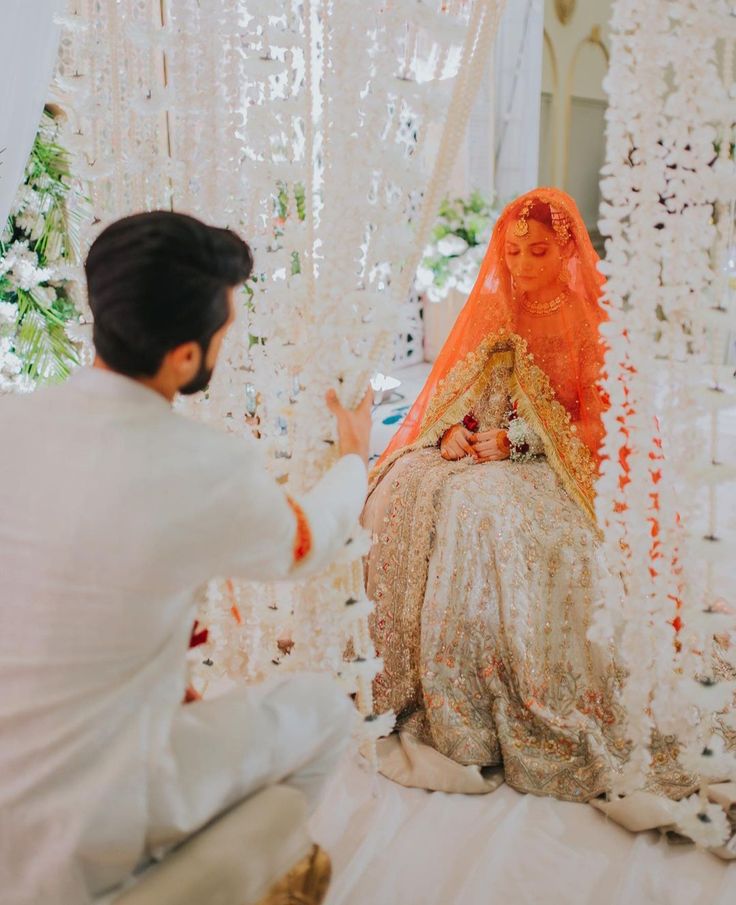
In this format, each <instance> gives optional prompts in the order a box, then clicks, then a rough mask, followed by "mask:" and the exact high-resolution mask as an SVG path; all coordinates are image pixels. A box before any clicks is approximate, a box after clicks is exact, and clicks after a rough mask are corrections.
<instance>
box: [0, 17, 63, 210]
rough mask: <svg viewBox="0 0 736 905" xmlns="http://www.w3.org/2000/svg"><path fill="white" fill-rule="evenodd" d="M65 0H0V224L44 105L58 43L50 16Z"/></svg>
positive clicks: (11, 199)
mask: <svg viewBox="0 0 736 905" xmlns="http://www.w3.org/2000/svg"><path fill="white" fill-rule="evenodd" d="M65 6H66V0H2V2H1V3H0V60H2V61H3V75H2V80H3V87H2V91H0V224H2V223H4V222H5V218H6V217H7V215H8V210H9V208H10V205H11V203H12V201H13V198H14V197H15V193H16V191H17V190H18V186H19V185H20V182H21V180H22V178H23V168H24V167H25V163H26V160H27V159H28V154H29V152H30V150H31V146H32V144H33V138H34V136H35V134H36V129H37V127H38V123H39V120H40V118H41V112H42V110H43V105H44V103H45V102H46V101H47V99H48V90H49V82H50V81H51V76H52V74H53V71H54V63H55V61H56V53H57V48H58V43H59V27H58V26H57V25H56V24H55V23H54V16H55V14H56V13H58V12H61V11H62V10H63V9H64V7H65Z"/></svg>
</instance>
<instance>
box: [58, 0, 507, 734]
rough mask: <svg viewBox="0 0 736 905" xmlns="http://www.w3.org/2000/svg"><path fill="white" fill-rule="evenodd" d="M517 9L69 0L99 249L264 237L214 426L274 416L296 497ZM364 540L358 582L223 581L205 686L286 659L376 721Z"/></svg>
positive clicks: (362, 381) (364, 362)
mask: <svg viewBox="0 0 736 905" xmlns="http://www.w3.org/2000/svg"><path fill="white" fill-rule="evenodd" d="M503 5H504V0H475V2H471V0H446V2H440V0H425V2H419V0H386V2H384V3H364V2H358V0H340V2H333V0H280V2H276V0H268V2H266V0H210V2H208V3H207V4H201V3H199V2H197V0H119V2H117V3H105V4H100V3H98V2H95V0H70V3H69V10H68V14H67V15H66V16H64V17H63V19H62V22H61V24H62V25H63V37H62V47H61V54H60V64H59V71H58V79H57V91H58V95H59V100H60V102H61V103H63V105H64V107H65V108H66V109H67V111H68V113H69V125H70V129H69V135H68V136H67V137H66V139H65V141H66V143H67V145H68V146H69V147H70V148H71V150H72V151H73V152H75V153H76V155H77V161H78V163H77V173H78V175H79V176H81V177H82V178H84V179H86V180H89V182H90V185H91V194H92V199H93V207H94V212H95V217H96V221H95V223H94V224H92V226H91V229H90V231H89V236H88V238H89V239H91V237H92V236H93V235H94V233H95V231H96V230H97V229H99V228H101V227H102V226H104V225H105V224H106V223H107V222H109V221H110V220H111V219H113V218H115V217H118V216H121V215H124V214H126V213H129V212H131V211H135V210H141V209H146V208H148V209H150V208H162V207H163V208H165V207H169V206H173V207H174V208H175V209H176V210H180V211H185V212H189V213H193V214H195V215H199V216H201V217H203V218H204V219H206V220H208V221H209V222H214V223H218V224H220V225H223V226H230V227H232V228H234V229H236V230H238V231H240V232H242V233H243V234H244V235H245V236H246V237H247V238H248V240H249V242H251V244H252V245H253V247H254V251H255V258H256V274H255V278H254V280H253V281H252V282H251V284H250V287H249V293H248V294H247V295H245V296H244V304H243V306H242V310H241V311H240V317H239V321H238V323H237V326H236V329H235V330H234V331H233V332H232V334H231V336H230V338H229V340H228V343H227V345H226V348H225V361H224V362H223V364H222V365H221V366H220V368H219V370H218V372H217V373H216V376H215V379H214V381H213V383H212V385H211V388H210V392H209V394H208V398H206V399H204V400H202V401H201V402H199V403H197V404H196V405H194V406H193V409H194V410H195V413H196V414H197V416H198V417H201V418H203V419H206V420H208V421H211V422H213V423H216V424H221V425H223V426H224V427H227V428H229V429H232V430H234V431H236V432H238V433H243V434H246V435H247V434H248V433H249V432H250V427H249V426H248V425H246V423H245V422H246V417H247V416H257V418H258V419H259V422H260V424H259V432H260V440H259V445H260V446H261V447H262V448H263V449H264V451H265V452H266V460H267V461H268V462H269V463H270V465H271V466H272V467H273V469H274V473H275V474H276V475H277V476H278V477H279V479H280V480H282V481H283V482H284V483H285V484H286V485H287V487H288V489H289V491H290V492H298V491H300V490H303V489H305V488H307V487H309V486H311V485H312V484H313V483H314V481H315V480H316V479H317V478H318V477H319V475H320V474H321V473H322V471H323V470H324V469H325V468H326V467H327V466H328V465H329V464H330V462H331V461H333V460H334V456H335V452H334V439H335V438H334V427H333V425H332V423H331V420H330V418H329V416H328V415H327V413H326V411H325V408H324V403H323V396H324V391H325V390H326V389H327V387H328V386H330V385H337V386H338V388H339V389H340V392H341V395H342V398H343V400H344V401H345V402H346V403H349V404H355V403H356V402H357V401H358V400H359V397H360V395H361V393H362V389H363V387H364V386H366V385H367V381H368V377H369V375H370V373H371V372H372V371H373V370H375V369H376V368H383V369H386V367H387V365H388V363H389V361H390V356H391V353H392V349H393V345H394V341H395V337H396V335H397V334H398V332H399V330H400V328H401V318H400V312H401V310H402V303H403V302H404V300H405V299H406V298H407V297H408V294H409V290H410V287H411V283H412V279H413V275H414V271H415V270H416V265H417V263H418V261H419V258H420V256H421V252H422V248H423V247H424V244H425V241H426V238H427V233H428V231H429V229H430V227H431V225H432V222H433V219H434V216H435V214H436V210H437V208H438V206H439V202H440V198H441V193H442V190H443V183H444V180H445V178H446V176H447V174H448V173H449V171H450V164H451V162H452V159H453V157H454V155H455V153H456V152H457V149H458V146H459V142H460V141H461V138H462V135H463V132H464V125H465V123H466V121H467V117H468V115H469V111H470V106H471V102H472V99H473V95H474V92H475V90H476V88H477V86H478V85H479V83H480V81H481V78H482V74H483V64H484V61H485V60H486V59H487V58H488V55H489V54H490V52H491V48H492V45H493V39H494V36H495V33H496V30H497V27H498V23H499V19H500V15H501V12H502V9H503ZM433 124H435V125H434V129H432V128H430V127H432V126H433ZM433 132H434V133H437V132H439V134H440V135H441V138H440V142H439V147H432V145H431V142H427V140H426V139H427V136H428V135H431V134H433ZM251 421H252V418H251ZM365 543H366V541H365V539H364V538H361V537H360V535H359V532H357V530H356V536H355V539H354V542H353V543H352V544H350V545H349V547H348V548H346V551H345V557H344V560H345V561H344V563H343V564H341V565H340V564H338V565H336V566H335V567H334V568H333V569H331V570H330V572H329V573H328V574H327V575H325V576H322V577H320V578H319V579H314V580H313V581H311V582H309V583H308V584H307V585H304V586H298V587H294V588H288V587H286V586H278V587H276V586H273V587H266V586H263V585H259V586H249V585H246V584H243V583H239V582H234V581H232V580H227V579H226V580H224V581H213V582H212V583H211V585H210V587H209V589H208V593H207V599H206V601H205V603H204V606H203V611H202V614H201V621H202V622H203V624H205V625H206V626H207V628H208V629H209V641H208V643H207V645H206V646H204V647H200V648H197V655H198V659H199V660H200V661H201V660H203V659H204V661H205V663H206V664H211V665H205V666H204V667H202V668H201V669H200V671H199V675H198V679H199V682H200V685H201V687H205V686H206V685H207V684H208V683H209V682H210V680H211V679H212V678H213V677H223V676H227V677H229V678H230V679H234V680H240V679H242V678H254V677H258V676H262V675H263V674H264V673H266V672H267V671H268V670H269V669H270V668H273V666H272V664H273V662H280V663H281V665H280V668H281V669H291V668H297V667H304V666H309V667H312V668H314V667H318V668H327V669H332V670H334V671H335V672H336V673H339V674H340V675H342V677H343V678H344V680H345V682H346V685H347V686H348V688H349V689H350V690H351V691H355V692H357V693H358V699H359V704H360V706H361V709H362V710H363V712H364V713H366V714H368V713H370V710H371V692H370V689H371V680H372V678H373V676H374V675H375V673H376V671H377V669H378V668H379V664H378V662H377V660H376V659H375V656H374V651H373V647H372V644H371V641H370V637H369V633H368V623H367V619H368V614H369V613H370V609H371V604H370V602H369V601H368V600H367V599H366V598H365V594H364V592H363V582H362V574H361V565H360V556H361V554H362V553H363V552H364V550H365ZM279 641H281V642H282V643H281V649H279V646H278V643H277V642H279ZM287 642H288V644H287ZM292 644H293V647H291V645H292ZM289 649H291V653H290V654H289V655H288V656H287V655H285V654H284V651H285V650H289ZM346 653H347V655H348V660H347V661H346V660H345V654H346ZM200 654H201V656H200ZM385 729H386V726H378V725H376V726H373V727H372V730H373V734H378V733H379V732H380V731H385Z"/></svg>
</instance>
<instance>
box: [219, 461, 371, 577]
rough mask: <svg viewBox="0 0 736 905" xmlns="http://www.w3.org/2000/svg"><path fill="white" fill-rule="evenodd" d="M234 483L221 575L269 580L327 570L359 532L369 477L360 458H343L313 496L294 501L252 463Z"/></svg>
mask: <svg viewBox="0 0 736 905" xmlns="http://www.w3.org/2000/svg"><path fill="white" fill-rule="evenodd" d="M228 484H229V494H228V496H229V498H228V500H227V505H226V506H225V509H226V510H227V512H226V513H225V512H224V513H223V530H224V532H225V534H226V537H225V540H224V543H223V550H222V553H223V557H222V559H223V562H222V567H221V574H222V575H223V576H232V577H237V578H243V579H246V580H254V581H267V580H273V579H284V578H286V579H288V578H295V579H296V578H303V577H306V576H308V575H310V574H313V573H315V572H318V571H319V570H321V569H323V568H325V566H327V564H328V563H329V562H330V560H331V559H332V558H333V557H334V556H335V555H336V554H337V552H338V551H339V550H340V548H341V547H343V546H344V545H345V543H346V542H347V541H348V540H349V538H350V536H351V535H352V533H353V532H354V531H355V529H356V527H357V524H358V519H359V517H360V513H361V511H362V509H363V504H364V503H365V497H366V493H367V489H368V475H367V471H366V467H365V465H364V464H363V461H362V459H361V458H360V457H359V456H356V455H350V456H343V457H342V458H341V459H340V460H339V461H338V462H337V464H335V465H334V466H333V467H332V468H331V469H330V470H329V471H328V472H327V473H326V474H325V475H324V477H323V478H322V480H321V481H319V483H318V484H317V485H316V486H315V487H314V488H312V490H311V491H310V492H309V493H307V494H305V495H304V496H303V497H301V498H300V499H291V498H290V497H289V496H288V495H287V493H285V492H284V489H283V488H282V487H280V486H279V484H277V483H276V481H274V479H273V478H272V477H271V476H270V475H269V474H268V473H267V472H266V470H265V468H264V466H263V465H262V463H261V462H260V459H258V458H251V459H250V460H249V463H248V464H247V466H246V467H244V468H243V469H242V470H240V471H239V473H238V472H236V473H234V474H233V475H232V476H231V480H230V481H229V482H228Z"/></svg>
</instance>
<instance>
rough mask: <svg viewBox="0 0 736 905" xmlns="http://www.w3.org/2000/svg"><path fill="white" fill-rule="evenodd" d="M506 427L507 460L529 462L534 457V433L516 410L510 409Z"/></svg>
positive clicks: (535, 436)
mask: <svg viewBox="0 0 736 905" xmlns="http://www.w3.org/2000/svg"><path fill="white" fill-rule="evenodd" d="M507 420H508V427H507V428H506V436H507V437H508V441H509V446H510V450H509V458H510V459H511V461H512V462H529V461H530V460H531V459H534V458H535V457H536V455H537V454H536V453H535V452H534V451H533V450H534V448H535V443H534V441H535V440H537V439H538V438H537V435H536V433H535V432H534V431H533V430H532V428H531V426H530V425H529V423H528V422H527V421H525V420H524V419H523V418H521V417H520V416H519V415H518V414H517V412H516V409H512V410H511V411H510V412H509V414H508V419H507Z"/></svg>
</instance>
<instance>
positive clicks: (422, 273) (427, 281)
mask: <svg viewBox="0 0 736 905" xmlns="http://www.w3.org/2000/svg"><path fill="white" fill-rule="evenodd" d="M433 283H434V271H433V270H430V268H429V267H423V266H422V265H421V264H420V265H419V267H418V268H417V275H416V277H415V285H416V288H417V291H418V292H424V291H425V290H426V289H429V287H430V286H431V285H432V284H433Z"/></svg>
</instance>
